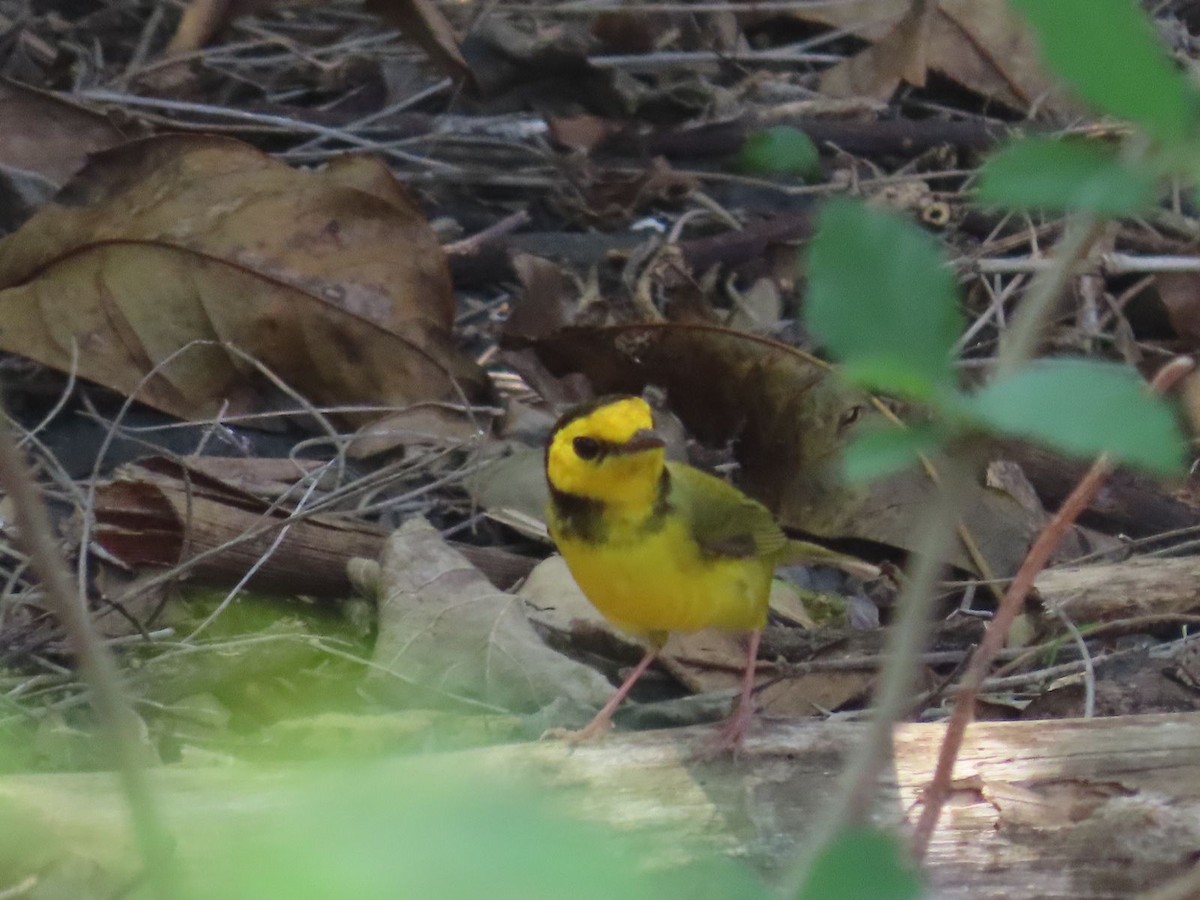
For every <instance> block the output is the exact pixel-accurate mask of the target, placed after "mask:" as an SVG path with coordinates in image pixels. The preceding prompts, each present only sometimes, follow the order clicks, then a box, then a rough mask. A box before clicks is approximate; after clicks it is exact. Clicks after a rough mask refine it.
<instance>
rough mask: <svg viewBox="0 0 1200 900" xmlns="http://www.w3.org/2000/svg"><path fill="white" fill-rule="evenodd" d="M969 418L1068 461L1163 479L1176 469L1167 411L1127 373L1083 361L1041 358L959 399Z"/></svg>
mask: <svg viewBox="0 0 1200 900" xmlns="http://www.w3.org/2000/svg"><path fill="white" fill-rule="evenodd" d="M963 408H964V410H965V411H966V412H967V414H968V415H969V416H973V417H974V418H975V419H976V420H977V421H979V422H980V423H982V424H983V425H985V426H986V427H988V428H990V429H993V430H995V431H1000V432H1003V433H1005V434H1011V435H1016V436H1018V437H1025V438H1032V439H1033V440H1036V441H1039V442H1040V443H1043V444H1045V445H1046V446H1048V447H1052V448H1054V449H1056V450H1061V451H1063V452H1064V453H1070V454H1073V455H1076V456H1095V455H1097V454H1100V453H1109V454H1111V455H1112V456H1113V457H1114V458H1115V459H1116V460H1117V461H1119V462H1124V463H1128V464H1129V465H1133V466H1140V467H1141V468H1144V469H1149V470H1150V471H1152V472H1157V473H1160V474H1164V475H1168V474H1172V473H1176V472H1178V471H1179V470H1180V468H1181V465H1182V462H1183V446H1184V443H1183V436H1182V435H1181V434H1180V431H1179V426H1178V424H1177V423H1176V421H1175V417H1174V415H1173V414H1172V413H1171V409H1170V407H1169V406H1168V405H1167V404H1166V402H1165V401H1163V400H1162V399H1161V398H1159V397H1155V396H1153V395H1151V394H1150V393H1149V391H1148V389H1147V388H1146V385H1145V384H1144V383H1143V381H1142V380H1141V378H1139V377H1138V375H1137V373H1136V372H1134V371H1133V370H1132V369H1130V368H1128V367H1126V366H1121V365H1117V364H1115V363H1106V362H1095V361H1093V360H1087V359H1043V360H1038V361H1036V362H1034V363H1032V364H1030V365H1029V366H1027V367H1025V368H1024V369H1021V370H1020V371H1018V372H1016V373H1015V374H1013V375H1011V376H1009V377H1007V378H1001V379H999V380H997V381H993V382H992V383H991V384H989V385H988V386H987V387H985V388H983V389H982V390H981V391H979V392H978V393H976V394H975V395H974V396H972V397H967V398H965V399H964V401H963Z"/></svg>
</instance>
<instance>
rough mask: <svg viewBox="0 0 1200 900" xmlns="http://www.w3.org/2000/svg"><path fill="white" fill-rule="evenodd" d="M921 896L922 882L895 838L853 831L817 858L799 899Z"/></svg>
mask: <svg viewBox="0 0 1200 900" xmlns="http://www.w3.org/2000/svg"><path fill="white" fill-rule="evenodd" d="M921 894H922V890H921V880H920V878H918V876H917V873H916V871H915V869H914V868H913V866H912V865H911V864H910V863H909V862H908V860H907V859H906V857H905V853H904V850H903V848H902V847H901V844H900V841H899V840H898V839H897V838H896V837H895V836H894V835H892V834H889V833H887V832H883V831H879V830H878V829H874V828H849V829H847V830H846V831H843V832H842V833H841V834H840V835H839V836H838V837H837V838H836V839H835V840H834V841H833V843H832V844H830V845H829V846H828V847H826V848H825V850H824V852H823V853H822V854H821V855H820V856H819V857H818V858H817V861H816V863H815V864H814V865H813V870H812V874H811V875H810V876H809V879H808V883H807V884H806V885H805V886H804V888H803V889H802V890H801V891H800V895H799V898H798V900H864V898H868V897H869V898H870V900H916V898H918V897H920V896H921Z"/></svg>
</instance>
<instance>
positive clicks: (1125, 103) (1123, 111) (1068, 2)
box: [1012, 0, 1197, 144]
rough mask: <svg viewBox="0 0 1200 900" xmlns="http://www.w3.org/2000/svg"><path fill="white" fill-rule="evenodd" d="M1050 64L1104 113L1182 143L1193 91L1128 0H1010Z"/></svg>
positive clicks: (1147, 22) (1192, 117) (1190, 123)
mask: <svg viewBox="0 0 1200 900" xmlns="http://www.w3.org/2000/svg"><path fill="white" fill-rule="evenodd" d="M1012 2H1013V4H1014V5H1015V7H1016V8H1017V9H1018V10H1019V11H1020V12H1021V13H1023V14H1024V15H1025V17H1026V18H1027V19H1028V20H1029V22H1030V23H1031V24H1032V25H1033V27H1034V30H1035V31H1036V32H1037V36H1038V39H1039V43H1040V44H1041V48H1042V53H1043V55H1044V56H1045V58H1046V61H1047V62H1048V63H1049V64H1050V66H1051V67H1052V68H1053V69H1054V70H1055V71H1056V72H1057V73H1058V74H1059V75H1061V76H1062V77H1063V78H1064V79H1066V81H1068V82H1069V83H1070V84H1071V86H1072V87H1074V88H1075V90H1076V91H1077V92H1078V93H1079V95H1080V96H1081V97H1083V98H1084V99H1085V100H1087V101H1088V102H1089V103H1092V104H1094V105H1095V106H1096V107H1097V108H1098V109H1100V110H1102V111H1103V112H1107V113H1111V114H1112V115H1114V116H1120V117H1121V118H1123V119H1129V120H1130V121H1132V122H1137V123H1138V124H1140V125H1142V126H1143V127H1144V128H1145V129H1146V130H1147V131H1148V132H1150V134H1152V135H1153V136H1154V137H1156V138H1158V139H1159V140H1161V141H1163V142H1164V143H1167V144H1171V143H1180V142H1182V141H1183V140H1184V139H1185V138H1186V137H1187V136H1188V133H1189V132H1190V131H1191V129H1192V126H1193V124H1194V123H1195V120H1196V109H1197V107H1196V97H1195V92H1194V91H1193V90H1192V88H1191V87H1190V85H1189V84H1188V83H1187V81H1186V78H1185V76H1184V74H1183V73H1182V72H1180V71H1179V70H1178V69H1177V68H1176V67H1175V65H1174V64H1172V62H1171V60H1170V59H1169V58H1168V56H1167V54H1166V52H1165V50H1164V49H1163V47H1162V46H1161V45H1160V44H1159V42H1158V40H1157V39H1156V37H1155V35H1154V31H1153V28H1152V26H1151V23H1150V20H1149V19H1148V18H1147V17H1146V16H1145V14H1144V13H1143V12H1142V11H1141V9H1140V8H1139V7H1138V6H1137V4H1136V3H1135V2H1134V0H1012Z"/></svg>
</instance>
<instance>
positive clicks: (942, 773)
mask: <svg viewBox="0 0 1200 900" xmlns="http://www.w3.org/2000/svg"><path fill="white" fill-rule="evenodd" d="M1194 368H1195V363H1194V362H1192V360H1190V359H1187V358H1185V357H1177V358H1176V359H1173V360H1172V361H1171V362H1169V363H1167V364H1166V365H1165V366H1163V367H1162V369H1160V370H1159V372H1158V374H1157V375H1156V376H1155V378H1154V383H1153V385H1152V388H1153V390H1154V391H1155V393H1158V394H1162V393H1164V392H1166V391H1168V390H1170V389H1171V388H1172V387H1174V385H1175V384H1177V383H1178V382H1179V380H1180V379H1181V378H1182V377H1183V376H1184V375H1186V374H1188V373H1189V372H1191V371H1192V370H1193V369H1194ZM1111 471H1112V463H1111V462H1110V460H1109V458H1108V456H1107V455H1103V456H1101V457H1100V458H1099V459H1097V460H1096V461H1095V462H1094V463H1093V464H1092V467H1091V468H1090V469H1089V470H1088V471H1087V473H1086V474H1085V475H1084V476H1083V478H1081V479H1080V480H1079V484H1077V485H1076V486H1075V489H1074V490H1073V491H1072V492H1071V494H1070V496H1069V497H1067V499H1066V500H1065V501H1063V505H1062V508H1061V509H1060V510H1059V511H1058V512H1057V513H1055V515H1054V516H1053V517H1052V518H1051V519H1050V521H1049V522H1047V523H1046V526H1045V527H1044V528H1043V529H1042V532H1041V534H1039V535H1038V538H1037V540H1036V541H1035V542H1034V544H1033V547H1031V548H1030V550H1029V554H1028V555H1027V556H1026V557H1025V561H1024V562H1023V563H1021V568H1020V569H1019V570H1018V571H1017V574H1016V576H1015V577H1014V578H1013V580H1012V583H1011V584H1010V585H1009V587H1008V590H1007V591H1006V592H1005V594H1004V599H1003V600H1001V601H1000V606H999V607H998V608H997V609H996V615H995V618H993V619H992V621H991V622H990V623H989V624H988V628H987V631H986V632H984V635H983V640H982V641H980V643H979V647H978V648H977V649H976V651H975V653H974V655H972V657H971V662H970V664H969V665H968V666H967V671H966V673H965V674H964V675H963V679H962V684H961V685H960V687H959V692H958V696H957V698H956V699H955V704H954V711H953V712H952V713H951V714H950V720H949V722H948V723H947V725H946V735H945V737H944V738H943V739H942V746H941V749H940V751H939V753H938V761H937V768H936V769H934V773H933V779H932V780H931V781H930V783H929V786H928V787H927V788H926V789H925V792H924V795H923V797H922V800H923V802H924V807H923V808H922V810H921V816H920V818H919V819H918V820H917V825H916V828H915V830H914V832H913V853H914V855H915V856H916V857H917V858H921V857H922V856H924V855H925V851H926V850H927V849H928V848H929V841H930V839H931V838H932V837H933V830H934V828H936V827H937V822H938V817H939V816H940V815H941V812H942V807H943V806H944V805H945V802H946V798H947V797H948V796H949V794H950V788H951V785H952V782H953V774H954V763H955V760H956V759H957V758H958V751H959V748H960V747H961V746H962V741H963V736H964V735H965V734H966V730H967V725H969V724H970V722H971V719H972V718H973V716H974V710H975V701H976V698H977V697H978V695H979V690H980V686H981V685H982V684H983V681H984V679H985V678H986V677H987V674H988V670H989V669H990V668H991V665H992V661H993V660H994V659H995V657H996V654H997V653H998V652H999V651H1000V649H1001V648H1002V647H1003V646H1004V642H1005V641H1006V640H1007V639H1008V632H1009V629H1010V628H1011V627H1012V623H1013V620H1015V619H1016V617H1017V615H1018V614H1019V613H1020V612H1021V610H1022V609H1023V608H1024V605H1025V598H1026V597H1027V596H1028V595H1029V591H1030V590H1031V589H1032V587H1033V582H1034V579H1035V578H1036V577H1037V576H1038V574H1039V573H1040V572H1041V571H1042V569H1043V568H1045V566H1046V563H1047V562H1049V560H1050V554H1051V553H1053V552H1054V548H1055V547H1057V546H1058V543H1059V541H1061V540H1062V538H1063V535H1065V534H1066V533H1067V531H1068V530H1069V529H1070V527H1071V525H1072V524H1073V523H1074V522H1075V520H1076V519H1078V518H1079V515H1080V514H1081V513H1082V512H1083V511H1084V510H1085V509H1087V507H1088V505H1089V504H1090V503H1091V502H1092V499H1093V498H1094V497H1095V496H1096V492H1097V491H1099V490H1100V488H1101V487H1102V486H1103V485H1104V482H1105V480H1106V479H1107V478H1108V475H1109V473H1110V472H1111Z"/></svg>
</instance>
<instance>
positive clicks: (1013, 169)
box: [978, 138, 1155, 216]
mask: <svg viewBox="0 0 1200 900" xmlns="http://www.w3.org/2000/svg"><path fill="white" fill-rule="evenodd" d="M1154 194H1155V179H1154V176H1153V175H1152V174H1151V173H1150V172H1148V171H1146V170H1145V169H1132V168H1130V167H1129V166H1126V165H1125V164H1124V163H1123V162H1121V160H1120V159H1118V158H1117V150H1116V148H1115V147H1111V146H1107V145H1104V144H1098V143H1095V142H1093V141H1082V140H1062V141H1056V140H1049V139H1042V138H1031V139H1026V140H1019V141H1015V142H1013V143H1011V144H1009V145H1008V146H1007V147H1004V148H1003V149H1001V150H999V151H997V152H996V153H993V154H992V155H991V157H989V158H988V160H987V162H985V163H984V165H983V168H982V169H981V170H980V180H979V195H978V196H979V199H980V200H981V201H983V202H986V203H996V204H1000V205H1003V206H1008V207H1013V208H1017V209H1044V210H1052V211H1060V210H1070V209H1080V210H1086V211H1088V212H1094V213H1099V214H1101V215H1108V216H1124V215H1131V214H1133V213H1136V212H1139V211H1140V210H1142V209H1144V208H1145V207H1147V206H1148V205H1149V204H1150V203H1152V202H1153V200H1154Z"/></svg>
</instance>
